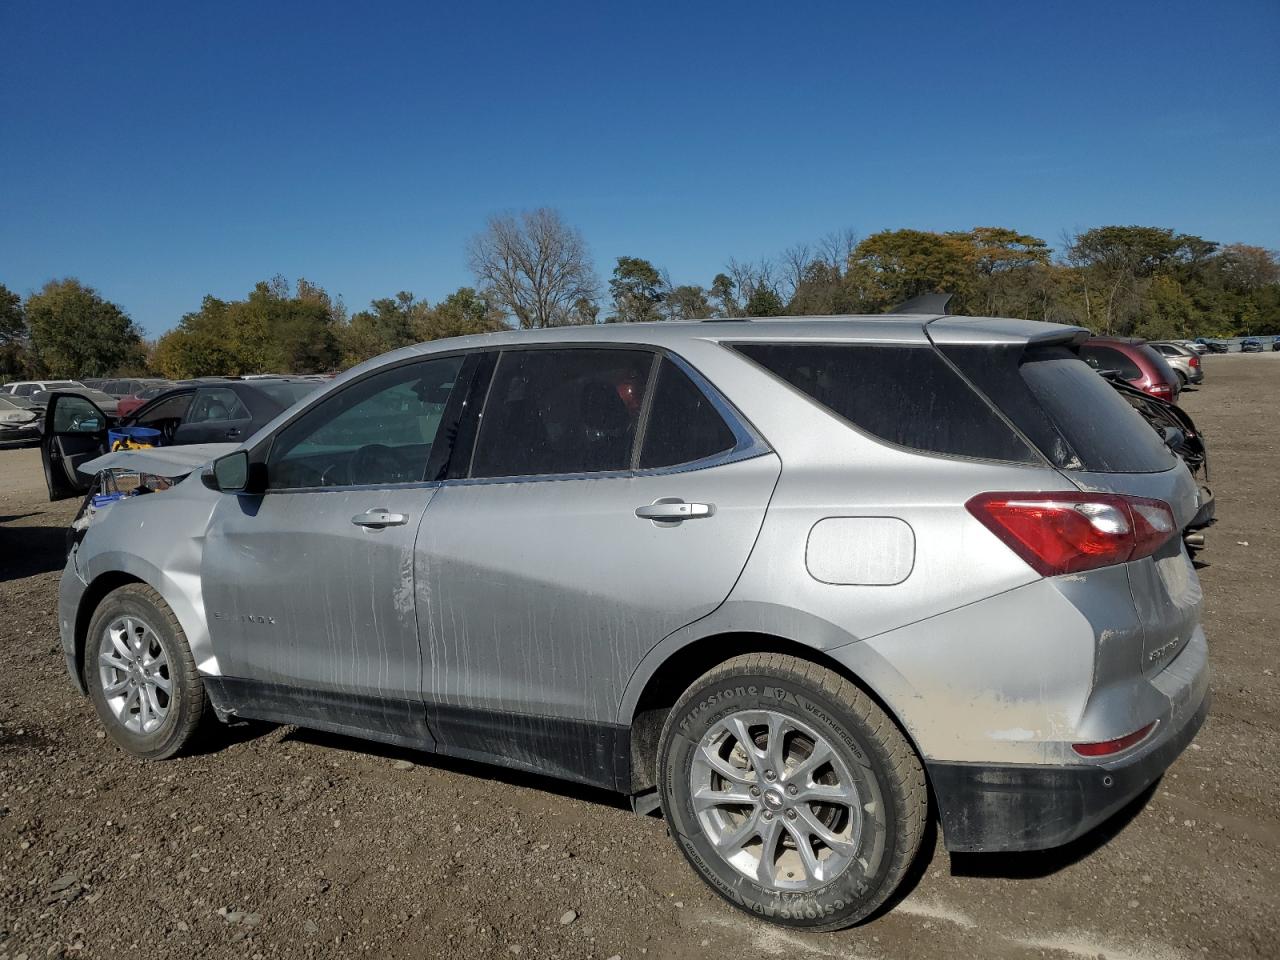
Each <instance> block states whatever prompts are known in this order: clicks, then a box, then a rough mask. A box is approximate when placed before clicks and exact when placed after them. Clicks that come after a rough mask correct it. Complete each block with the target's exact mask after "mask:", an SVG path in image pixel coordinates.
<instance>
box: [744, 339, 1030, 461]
mask: <svg viewBox="0 0 1280 960" xmlns="http://www.w3.org/2000/svg"><path fill="white" fill-rule="evenodd" d="M734 349H736V350H737V351H738V352H739V353H741V354H742V355H743V356H746V357H748V358H750V359H751V360H754V361H755V362H756V363H758V364H759V365H760V366H762V367H764V368H765V369H766V370H768V371H769V372H770V373H772V374H774V375H775V376H777V377H779V378H780V379H782V380H783V381H785V382H786V383H787V384H789V385H790V386H792V387H793V388H795V389H796V390H798V391H800V392H801V393H803V394H804V395H805V396H807V397H809V398H810V399H811V400H813V401H814V402H816V403H818V404H820V405H821V406H823V407H825V408H826V409H828V410H830V411H831V412H832V413H834V414H836V415H837V416H839V417H841V418H843V419H844V420H846V421H848V422H849V423H850V424H852V425H853V426H854V427H856V428H858V429H859V430H861V431H863V432H865V433H868V434H870V435H871V436H873V437H876V438H877V439H880V440H885V441H887V442H889V443H892V444H895V445H897V446H900V447H905V448H907V449H909V450H914V451H918V452H922V453H933V454H943V455H947V456H956V457H966V458H970V459H979V460H1000V461H1006V462H1009V461H1011V462H1015V463H1032V462H1037V458H1036V456H1035V454H1034V453H1033V452H1032V450H1031V449H1030V448H1029V447H1028V446H1027V444H1026V443H1025V442H1024V441H1023V440H1022V439H1021V438H1020V437H1018V435H1017V433H1015V432H1014V431H1013V430H1012V429H1011V428H1010V427H1009V425H1008V424H1007V423H1005V421H1004V420H1002V419H1001V418H1000V416H999V415H998V414H997V413H996V412H995V411H994V410H993V409H992V408H991V406H990V405H989V404H988V403H987V402H986V401H985V400H984V399H983V398H982V397H981V396H980V395H979V394H977V393H976V392H975V391H974V390H973V389H972V388H971V387H970V386H969V385H968V384H967V383H966V382H965V380H964V378H963V377H961V376H959V375H958V374H957V373H956V372H955V370H953V369H952V368H951V366H950V365H949V364H948V363H947V362H946V361H945V360H944V359H943V358H942V357H941V356H940V355H939V354H938V353H937V351H935V350H934V349H933V347H932V346H930V345H928V344H923V345H920V346H900V345H881V344H848V343H841V344H833V343H742V344H737V345H736V346H735V347H734Z"/></svg>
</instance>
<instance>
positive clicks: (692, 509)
mask: <svg viewBox="0 0 1280 960" xmlns="http://www.w3.org/2000/svg"><path fill="white" fill-rule="evenodd" d="M715 512H716V507H715V504H713V503H685V501H683V500H680V499H677V498H672V499H663V500H656V501H654V502H653V503H648V504H645V505H644V506H642V507H636V516H637V517H639V518H640V519H641V520H653V521H654V522H655V523H680V522H682V521H684V520H697V519H698V518H699V517H709V516H711V515H712V514H714V513H715Z"/></svg>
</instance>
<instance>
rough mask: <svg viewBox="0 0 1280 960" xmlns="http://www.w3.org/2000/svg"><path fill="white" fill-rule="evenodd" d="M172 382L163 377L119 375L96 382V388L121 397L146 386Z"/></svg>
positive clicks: (139, 390) (136, 392) (135, 392)
mask: <svg viewBox="0 0 1280 960" xmlns="http://www.w3.org/2000/svg"><path fill="white" fill-rule="evenodd" d="M172 382H173V381H171V380H166V379H165V378H163V377H119V378H115V379H111V380H103V381H102V382H101V383H100V384H98V389H99V390H101V391H102V392H103V393H109V394H111V396H113V397H116V398H117V399H120V398H122V397H130V396H135V395H136V394H138V393H141V392H142V391H143V390H146V389H147V388H148V387H157V386H164V385H166V384H171V383H172Z"/></svg>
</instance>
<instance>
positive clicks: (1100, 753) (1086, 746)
mask: <svg viewBox="0 0 1280 960" xmlns="http://www.w3.org/2000/svg"><path fill="white" fill-rule="evenodd" d="M1155 728H1156V721H1155V720H1152V721H1151V722H1150V723H1148V724H1147V725H1146V726H1145V727H1143V728H1142V729H1141V730H1135V731H1133V733H1130V734H1126V735H1125V736H1123V737H1116V738H1115V739H1114V740H1103V741H1102V742H1101V743H1073V744H1072V745H1071V749H1072V750H1074V751H1075V752H1076V753H1078V754H1080V756H1082V757H1109V756H1111V754H1113V753H1119V752H1120V751H1121V750H1128V749H1129V748H1130V747H1132V746H1133V745H1134V744H1137V743H1141V742H1142V741H1143V740H1145V739H1146V738H1147V735H1148V734H1149V733H1151V731H1152V730H1154V729H1155Z"/></svg>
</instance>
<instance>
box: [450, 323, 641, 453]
mask: <svg viewBox="0 0 1280 960" xmlns="http://www.w3.org/2000/svg"><path fill="white" fill-rule="evenodd" d="M653 360H654V354H652V353H650V352H649V351H647V350H627V349H592V348H566V349H546V350H504V351H503V352H502V353H501V355H500V356H499V358H498V365H497V368H496V369H495V370H494V372H493V379H492V381H491V382H490V385H489V393H488V398H487V400H486V401H485V406H484V415H483V418H482V420H481V425H480V434H479V436H478V437H477V439H476V448H475V453H474V456H473V458H472V463H471V472H470V475H471V476H473V477H520V476H547V475H553V474H578V473H599V472H602V471H611V470H626V469H629V468H630V467H631V460H632V453H633V445H634V442H635V439H636V433H637V429H638V427H639V423H640V412H641V409H642V408H643V405H644V394H645V390H646V389H647V387H648V381H649V376H650V371H651V370H652V368H653V365H654V364H653Z"/></svg>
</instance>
